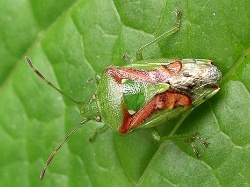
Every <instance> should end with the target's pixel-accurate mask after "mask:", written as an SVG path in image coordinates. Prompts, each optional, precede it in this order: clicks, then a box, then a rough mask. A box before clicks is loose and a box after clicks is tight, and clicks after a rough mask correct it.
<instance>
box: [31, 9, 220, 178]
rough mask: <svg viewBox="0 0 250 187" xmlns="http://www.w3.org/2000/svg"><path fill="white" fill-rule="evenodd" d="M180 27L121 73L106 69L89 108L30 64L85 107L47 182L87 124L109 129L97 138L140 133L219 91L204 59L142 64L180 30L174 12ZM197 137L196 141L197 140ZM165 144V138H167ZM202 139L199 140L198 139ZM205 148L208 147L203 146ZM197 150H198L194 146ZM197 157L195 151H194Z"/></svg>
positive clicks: (215, 71)
mask: <svg viewBox="0 0 250 187" xmlns="http://www.w3.org/2000/svg"><path fill="white" fill-rule="evenodd" d="M176 15H177V16H176V26H175V27H173V28H172V29H170V30H169V31H167V32H165V33H163V34H162V35H161V36H159V37H157V38H156V39H154V40H153V41H151V42H149V43H148V44H146V45H144V46H143V47H141V48H140V49H139V50H138V51H137V54H136V57H137V61H136V62H135V63H132V64H130V65H127V66H123V67H113V66H110V67H107V68H106V69H105V70H104V73H103V75H102V76H101V77H100V78H99V80H98V82H99V84H98V87H97V90H96V93H95V94H94V95H93V96H92V97H91V98H90V100H89V101H88V102H86V103H82V102H78V101H76V100H74V99H72V98H71V97H70V96H68V95H67V94H65V93H64V92H62V91H61V90H60V89H58V88H57V87H56V86H54V85H53V84H52V83H51V82H49V81H47V80H46V79H45V78H44V77H43V76H42V74H41V73H39V72H38V71H37V70H36V69H35V68H34V67H33V64H32V63H31V61H30V60H29V58H28V57H26V60H27V62H28V64H29V65H30V67H31V68H32V69H33V70H34V71H35V73H36V74H37V75H38V76H39V77H40V78H42V79H43V80H44V81H45V82H46V83H47V84H48V85H50V86H51V87H53V88H54V89H56V90H57V91H58V92H60V93H62V94H63V95H64V96H66V97H68V98H69V99H70V100H72V101H73V102H75V103H78V104H83V106H82V108H81V115H82V116H83V118H84V119H83V120H82V121H81V122H80V123H79V124H78V125H77V126H76V127H75V128H74V129H73V130H72V131H71V133H70V134H69V135H68V136H67V137H66V138H65V139H64V140H63V141H62V142H61V143H60V144H59V145H58V147H57V148H56V149H55V151H54V152H53V153H52V154H51V156H50V157H49V159H48V160H47V162H46V166H45V168H44V169H43V171H42V173H41V176H40V180H42V179H43V177H44V174H45V171H46V168H47V166H48V164H49V163H50V162H51V160H52V159H53V157H54V155H55V153H56V152H57V151H58V150H59V149H60V147H61V146H62V144H63V143H64V142H65V141H66V140H67V138H68V137H69V136H70V135H71V134H72V133H73V132H74V131H75V130H76V129H77V128H78V127H79V126H80V125H82V124H84V123H86V122H87V121H88V120H97V121H102V122H103V123H104V124H105V125H104V127H103V128H101V129H99V130H97V131H96V133H95V135H94V136H93V137H92V138H91V140H93V139H94V137H95V136H96V135H97V134H98V133H101V132H103V131H105V130H107V129H108V128H109V127H110V128H112V129H113V130H114V131H116V132H119V133H120V134H126V133H129V132H131V131H133V130H136V129H143V128H150V127H153V126H156V125H159V124H162V123H164V122H167V121H168V120H169V119H171V118H174V117H176V116H178V115H180V114H181V113H183V112H185V111H187V110H188V109H190V108H193V107H195V106H198V105H199V104H201V103H202V102H203V101H205V100H206V99H208V98H209V97H211V96H213V95H214V94H216V93H217V92H218V91H219V87H218V82H219V80H220V78H221V72H220V71H219V69H218V68H217V67H216V66H214V65H212V61H211V60H206V59H149V60H143V58H142V53H141V51H142V50H143V49H144V48H146V47H147V46H149V45H150V44H152V43H154V42H155V41H158V40H159V39H161V38H163V37H165V36H168V35H170V34H173V33H174V32H176V31H178V30H179V26H180V16H181V12H180V11H177V12H176ZM194 136H195V135H194ZM163 139H164V137H163ZM198 139H199V138H198ZM203 143H204V145H207V144H206V142H203ZM192 147H193V148H194V145H193V144H192ZM194 151H195V153H196V155H197V156H199V154H198V152H197V151H196V149H194Z"/></svg>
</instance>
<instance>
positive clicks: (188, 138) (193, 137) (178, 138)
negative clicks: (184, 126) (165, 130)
mask: <svg viewBox="0 0 250 187" xmlns="http://www.w3.org/2000/svg"><path fill="white" fill-rule="evenodd" d="M165 140H173V141H185V142H187V143H189V144H190V146H191V148H192V149H193V152H194V154H195V156H196V157H201V156H202V155H201V153H199V151H198V150H197V148H196V144H195V142H194V141H195V140H197V141H199V142H200V143H201V144H202V145H203V146H204V147H205V148H207V147H208V145H209V144H210V143H209V142H206V141H204V140H203V139H202V138H201V137H200V136H198V135H197V133H195V132H190V133H187V134H183V135H175V136H164V137H162V138H161V139H160V141H165Z"/></svg>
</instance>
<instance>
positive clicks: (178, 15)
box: [136, 10, 182, 61]
mask: <svg viewBox="0 0 250 187" xmlns="http://www.w3.org/2000/svg"><path fill="white" fill-rule="evenodd" d="M181 14H182V12H181V11H180V10H177V11H176V21H175V22H176V23H175V26H174V27H173V28H171V29H170V30H168V31H166V32H164V33H163V34H161V35H160V36H158V37H157V38H155V39H153V40H152V41H150V42H148V43H146V44H145V45H143V46H142V47H140V48H139V49H138V51H137V52H136V60H137V61H139V60H142V59H143V57H142V50H143V49H144V48H146V47H148V46H149V45H151V44H153V43H155V42H157V41H159V40H161V39H163V38H164V37H167V36H169V35H171V34H173V33H175V32H177V31H178V30H179V29H180V24H181Z"/></svg>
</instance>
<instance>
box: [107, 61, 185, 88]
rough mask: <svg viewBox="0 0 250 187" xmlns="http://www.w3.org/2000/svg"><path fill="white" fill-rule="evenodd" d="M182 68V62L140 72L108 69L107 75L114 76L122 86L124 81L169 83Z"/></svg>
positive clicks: (129, 69)
mask: <svg viewBox="0 0 250 187" xmlns="http://www.w3.org/2000/svg"><path fill="white" fill-rule="evenodd" d="M181 68H182V64H181V62H180V61H175V62H173V63H171V64H169V65H162V66H161V67H158V68H155V69H153V70H139V69H133V68H114V67H108V68H106V70H105V73H107V74H108V75H110V76H112V77H113V78H114V79H115V81H116V82H117V83H118V84H120V83H121V80H122V79H131V80H140V81H143V82H150V83H160V82H167V81H168V80H169V78H170V77H171V76H173V75H174V74H176V73H178V72H179V71H180V70H181Z"/></svg>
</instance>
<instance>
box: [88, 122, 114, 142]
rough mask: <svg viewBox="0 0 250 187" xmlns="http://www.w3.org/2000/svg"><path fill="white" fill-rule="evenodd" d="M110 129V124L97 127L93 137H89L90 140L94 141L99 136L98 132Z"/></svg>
mask: <svg viewBox="0 0 250 187" xmlns="http://www.w3.org/2000/svg"><path fill="white" fill-rule="evenodd" d="M108 129H109V126H108V125H103V126H102V127H99V128H97V129H96V130H95V132H94V134H93V136H91V137H90V138H89V141H90V142H94V141H95V139H96V136H97V135H98V134H102V133H104V132H106V131H107V130H108Z"/></svg>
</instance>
